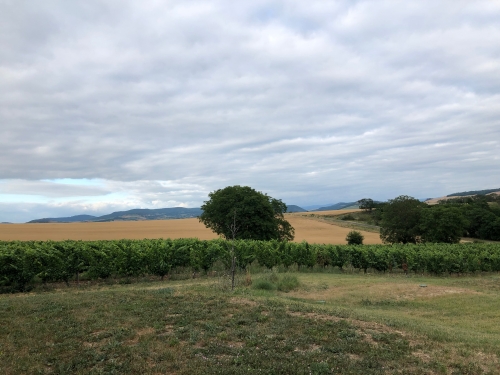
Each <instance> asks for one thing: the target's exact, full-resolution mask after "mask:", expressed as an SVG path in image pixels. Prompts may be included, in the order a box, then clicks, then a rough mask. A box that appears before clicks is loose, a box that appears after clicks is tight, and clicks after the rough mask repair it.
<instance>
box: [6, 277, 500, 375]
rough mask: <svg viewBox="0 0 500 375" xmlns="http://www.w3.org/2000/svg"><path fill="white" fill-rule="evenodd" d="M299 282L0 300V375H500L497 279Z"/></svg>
mask: <svg viewBox="0 0 500 375" xmlns="http://www.w3.org/2000/svg"><path fill="white" fill-rule="evenodd" d="M293 276H295V277H297V278H298V280H299V282H300V285H299V287H298V288H296V289H295V290H292V291H290V292H288V293H285V292H280V291H279V290H276V289H274V288H270V290H262V289H255V288H253V287H245V286H241V287H239V288H237V290H236V291H234V292H231V291H229V290H226V289H225V288H224V287H223V286H225V285H222V284H221V282H220V281H218V280H214V279H195V280H186V281H164V282H148V283H137V284H129V285H107V286H91V287H87V288H81V289H77V288H74V287H72V288H66V287H62V288H60V289H57V290H52V291H47V292H36V293H30V294H15V295H1V296H0V372H1V373H2V374H26V373H54V374H68V373H77V374H88V373H90V374H100V373H102V374H111V373H116V374H165V373H166V374H173V373H175V374H253V373H255V374H483V373H485V374H486V373H490V374H499V373H500V370H499V368H500V364H499V362H498V358H499V356H500V341H499V340H500V331H499V322H500V315H499V314H500V313H499V311H500V302H499V301H500V298H499V297H500V287H499V286H500V278H499V277H497V276H487V277H464V278H432V277H427V278H405V277H404V276H374V275H353V274H348V275H341V274H304V273H295V274H293ZM280 277H282V276H281V275H278V277H277V278H276V277H275V278H276V279H278V278H280ZM252 279H253V285H254V286H255V285H265V283H259V279H261V280H260V281H262V280H264V281H269V280H271V281H272V278H270V276H269V275H268V274H261V275H253V276H252ZM421 285H426V286H425V287H424V286H421Z"/></svg>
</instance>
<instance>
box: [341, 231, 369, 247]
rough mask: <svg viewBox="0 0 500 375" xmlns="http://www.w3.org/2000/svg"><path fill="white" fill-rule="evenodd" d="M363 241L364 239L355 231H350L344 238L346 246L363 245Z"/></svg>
mask: <svg viewBox="0 0 500 375" xmlns="http://www.w3.org/2000/svg"><path fill="white" fill-rule="evenodd" d="M364 239H365V237H364V236H363V235H362V234H361V232H358V231H357V230H352V231H350V232H349V233H347V237H346V238H345V240H346V241H347V244H348V245H363V240H364Z"/></svg>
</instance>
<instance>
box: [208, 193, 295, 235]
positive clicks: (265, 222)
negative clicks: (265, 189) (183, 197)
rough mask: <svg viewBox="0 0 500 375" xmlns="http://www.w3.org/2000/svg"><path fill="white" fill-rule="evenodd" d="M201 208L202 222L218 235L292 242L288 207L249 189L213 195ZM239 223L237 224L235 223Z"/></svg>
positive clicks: (279, 201) (292, 231) (292, 232)
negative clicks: (234, 225) (286, 215)
mask: <svg viewBox="0 0 500 375" xmlns="http://www.w3.org/2000/svg"><path fill="white" fill-rule="evenodd" d="M208 196H209V198H210V199H209V200H208V201H206V202H205V204H204V205H203V206H202V207H201V208H202V210H203V213H202V214H201V215H200V218H199V219H200V221H201V222H202V223H203V224H205V226H206V227H207V228H210V229H212V230H213V231H214V232H215V233H217V234H219V235H222V236H224V237H225V238H226V239H232V238H233V233H232V231H231V226H232V225H233V224H236V228H237V230H236V233H235V238H236V239H251V240H273V239H275V240H280V241H291V240H293V237H294V229H293V227H292V226H291V225H290V223H289V222H288V221H286V220H285V219H284V216H283V214H284V213H285V212H286V210H287V207H286V204H285V203H283V202H282V201H281V200H279V199H274V198H271V197H269V196H268V195H266V194H263V193H261V192H258V191H256V190H254V189H252V188H251V187H248V186H238V185H236V186H228V187H226V188H224V189H219V190H216V191H214V192H211V193H210V194H209V195H208ZM234 222H235V223H234Z"/></svg>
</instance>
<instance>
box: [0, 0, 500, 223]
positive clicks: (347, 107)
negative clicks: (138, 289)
mask: <svg viewBox="0 0 500 375" xmlns="http://www.w3.org/2000/svg"><path fill="white" fill-rule="evenodd" d="M0 46H1V48H0V221H10V222H24V221H28V220H31V219H36V218H41V217H58V216H67V215H75V214H106V213H109V212H111V211H114V210H123V209H129V208H163V207H174V206H185V207H197V206H200V205H201V204H202V203H203V201H204V200H206V199H207V195H208V193H209V192H210V191H213V190H215V189H219V188H223V187H225V186H228V185H235V184H238V185H248V186H251V187H253V188H255V189H257V190H259V191H262V192H265V193H267V194H269V195H270V196H272V197H275V198H280V199H282V200H283V201H284V202H286V203H287V204H298V205H303V206H304V205H305V206H307V205H312V204H325V203H336V202H340V201H354V200H358V199H360V198H364V197H370V198H373V199H377V200H386V199H390V198H394V197H396V196H398V195H401V194H406V195H410V196H414V197H416V198H429V197H436V196H442V195H446V194H450V193H454V192H457V191H464V190H476V189H487V188H500V1H495V0H487V1H469V0H464V1H460V0H450V1H439V0H431V1H425V0H415V1H396V0H395V1H373V0H370V1H352V0H349V1H327V0H308V1H293V0H288V1H269V0H266V1H260V0H252V1H232V0H231V1H229V0H227V1H226V0H219V1H212V0H200V1H190V0H182V1H168V0H142V1H125V0H109V1H104V0H86V1H78V2H76V1H67V0H60V1H58V0H44V1H28V0H0Z"/></svg>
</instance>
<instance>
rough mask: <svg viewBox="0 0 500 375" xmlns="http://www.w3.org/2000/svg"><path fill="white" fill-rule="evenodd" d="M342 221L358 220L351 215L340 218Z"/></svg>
mask: <svg viewBox="0 0 500 375" xmlns="http://www.w3.org/2000/svg"><path fill="white" fill-rule="evenodd" d="M340 220H356V218H355V217H354V216H353V215H351V214H347V215H344V216H342V217H341V218H340Z"/></svg>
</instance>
